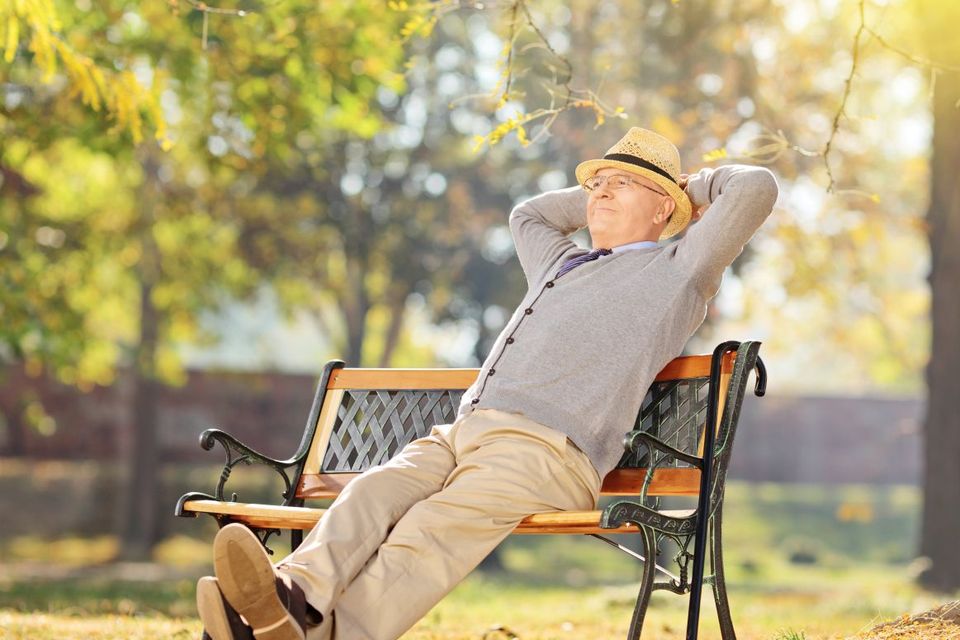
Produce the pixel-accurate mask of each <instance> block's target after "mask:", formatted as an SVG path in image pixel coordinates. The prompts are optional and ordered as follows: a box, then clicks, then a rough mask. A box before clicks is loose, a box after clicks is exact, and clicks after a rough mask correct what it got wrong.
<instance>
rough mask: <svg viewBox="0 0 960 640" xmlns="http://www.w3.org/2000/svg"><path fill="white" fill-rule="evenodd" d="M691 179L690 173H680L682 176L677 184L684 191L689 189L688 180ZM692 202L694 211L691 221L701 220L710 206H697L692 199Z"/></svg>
mask: <svg viewBox="0 0 960 640" xmlns="http://www.w3.org/2000/svg"><path fill="white" fill-rule="evenodd" d="M689 179H690V174H688V173H681V174H680V178H679V179H678V180H677V185H678V186H679V187H680V188H681V189H683V190H684V191H686V190H687V181H688V180H689ZM689 195H690V194H687V196H688V197H689ZM690 204H692V205H693V211H692V212H691V214H690V222H691V223H694V222H696V221H697V220H699V219H700V218H702V217H703V214H705V213H706V212H707V209H708V208H709V207H710V205H709V204H705V205H701V206H697V205H696V204H695V203H694V202H693V200H692V199H691V200H690Z"/></svg>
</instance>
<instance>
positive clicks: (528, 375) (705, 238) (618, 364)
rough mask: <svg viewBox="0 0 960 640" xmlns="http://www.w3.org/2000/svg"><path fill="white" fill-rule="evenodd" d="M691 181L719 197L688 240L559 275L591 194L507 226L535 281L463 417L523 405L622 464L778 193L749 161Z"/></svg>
mask: <svg viewBox="0 0 960 640" xmlns="http://www.w3.org/2000/svg"><path fill="white" fill-rule="evenodd" d="M686 191H687V194H688V195H689V196H690V199H691V200H692V201H693V203H694V206H698V205H703V204H707V203H711V206H710V209H709V211H707V212H706V214H705V215H704V216H703V218H702V219H701V220H700V221H699V222H697V223H696V224H694V225H692V226H691V227H690V228H689V230H688V231H687V233H686V235H685V236H684V237H683V238H681V239H680V240H679V241H677V242H673V243H670V244H667V245H662V246H657V247H652V248H649V249H638V250H633V251H624V252H618V253H613V254H611V255H608V256H603V257H601V258H600V259H599V260H596V261H593V262H588V263H586V264H583V265H581V266H578V267H577V268H575V269H573V270H572V271H570V272H569V273H567V274H565V275H564V276H563V277H562V278H559V279H556V278H555V275H556V273H557V270H558V269H559V268H560V266H561V265H562V264H563V262H564V261H565V260H567V259H568V258H570V257H571V256H574V255H577V254H578V253H582V252H583V250H582V249H581V248H579V247H577V245H575V244H574V243H573V242H572V241H571V240H570V239H569V238H568V237H567V236H569V235H570V234H571V233H573V232H574V231H576V230H578V229H581V228H583V227H584V226H586V223H587V215H586V203H587V194H586V192H584V191H583V190H582V189H581V188H580V187H573V188H569V189H561V190H559V191H552V192H548V193H545V194H542V195H540V196H537V197H535V198H533V199H531V200H528V201H526V202H524V203H522V204H520V205H518V206H517V207H516V208H515V209H514V210H513V212H512V213H511V214H510V231H511V232H512V234H513V239H514V243H515V244H516V248H517V255H518V256H519V258H520V264H521V266H522V267H523V272H524V274H525V275H526V278H527V284H528V287H529V288H528V291H527V294H526V295H525V296H524V298H523V301H522V302H521V303H520V306H518V307H517V310H516V311H515V312H514V313H513V316H512V317H511V318H510V320H509V322H508V323H507V326H506V327H505V328H504V329H503V331H502V332H501V333H500V335H499V337H498V338H497V340H496V342H495V343H494V346H493V349H492V350H491V352H490V355H489V356H487V359H486V360H485V361H484V363H483V367H482V368H481V370H480V375H479V376H478V377H477V380H476V382H474V384H473V385H472V386H471V387H470V388H469V389H467V391H466V392H465V393H464V395H463V400H462V402H461V404H460V408H459V414H458V415H459V416H464V415H466V414H468V413H470V412H471V411H473V410H474V409H499V410H501V411H508V412H511V413H519V414H522V415H524V416H527V417H528V418H530V419H532V420H534V421H535V422H539V423H540V424H543V425H547V426H549V427H552V428H553V429H556V430H557V431H559V432H561V433H563V434H566V436H567V437H568V438H570V440H572V441H573V442H574V444H576V445H577V446H578V447H579V448H580V449H581V450H583V452H584V453H586V454H587V456H588V457H589V458H590V461H591V462H592V463H593V465H594V467H595V468H596V470H597V473H598V474H599V475H600V477H601V478H603V477H604V476H605V475H606V474H607V473H608V472H609V471H610V470H611V469H613V468H614V467H615V466H616V464H617V462H618V461H619V460H620V457H621V456H622V455H623V446H622V444H621V443H622V435H623V434H625V433H626V432H627V431H629V430H630V429H631V428H633V422H634V420H635V418H636V416H637V412H638V411H639V410H640V405H641V403H642V402H643V397H644V395H645V394H646V392H647V389H648V388H649V387H650V385H651V384H652V382H653V379H654V377H656V375H657V373H659V372H660V370H661V369H662V368H663V367H664V366H665V365H666V364H667V363H668V362H670V360H672V359H673V358H675V357H677V356H678V355H680V353H681V352H682V351H683V347H684V345H685V344H686V342H687V340H688V339H689V338H690V336H691V335H693V333H694V331H696V329H697V327H699V326H700V324H701V323H702V322H703V319H704V318H705V317H706V309H707V301H708V300H710V298H712V297H713V296H714V295H716V293H717V291H718V289H719V287H720V280H721V278H722V276H723V272H724V269H725V268H726V267H727V266H728V265H729V264H730V263H731V262H733V260H734V258H736V257H737V256H738V255H739V254H740V252H741V251H742V250H743V246H744V245H745V244H746V243H747V241H748V240H750V238H751V237H752V236H753V234H754V232H755V231H756V230H757V228H758V227H759V226H760V225H761V224H762V223H763V221H764V220H765V219H766V217H767V216H768V215H769V214H770V212H771V211H772V209H773V205H774V203H775V202H776V199H777V183H776V180H775V179H774V177H773V174H771V173H770V172H769V171H768V170H766V169H763V168H759V167H750V166H744V165H729V166H724V167H719V168H717V169H702V170H701V171H700V172H699V173H696V174H693V175H691V176H690V180H689V183H688V185H687V189H686Z"/></svg>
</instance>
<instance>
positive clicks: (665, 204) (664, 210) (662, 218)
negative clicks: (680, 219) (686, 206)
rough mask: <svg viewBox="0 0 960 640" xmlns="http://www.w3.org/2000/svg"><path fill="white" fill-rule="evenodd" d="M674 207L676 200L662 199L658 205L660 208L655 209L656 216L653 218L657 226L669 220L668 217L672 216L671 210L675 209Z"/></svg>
mask: <svg viewBox="0 0 960 640" xmlns="http://www.w3.org/2000/svg"><path fill="white" fill-rule="evenodd" d="M676 207H677V202H676V200H674V199H673V198H664V199H663V201H662V202H661V203H660V206H659V207H657V215H656V217H655V220H656V222H657V224H660V223H661V222H666V221H667V220H669V219H670V216H671V215H673V210H674V209H676Z"/></svg>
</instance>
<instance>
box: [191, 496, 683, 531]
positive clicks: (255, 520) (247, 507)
mask: <svg viewBox="0 0 960 640" xmlns="http://www.w3.org/2000/svg"><path fill="white" fill-rule="evenodd" d="M183 510H184V511H185V512H193V513H212V514H224V515H229V516H230V517H231V519H233V520H235V521H237V522H243V523H246V524H249V525H253V526H257V527H277V528H283V529H312V528H313V527H314V526H315V525H316V524H317V522H319V521H320V518H321V517H323V514H325V513H326V512H327V510H326V509H312V508H308V507H280V506H276V505H270V504H254V503H242V502H218V501H216V500H190V501H188V502H186V503H184V505H183ZM602 513H603V512H602V511H556V512H553V513H538V514H536V515H532V516H529V517H527V518H524V519H523V521H521V522H520V524H519V525H518V526H517V528H516V529H514V531H513V532H514V533H517V534H545V533H574V534H576V533H579V534H588V533H597V534H612V533H637V532H638V531H639V528H638V527H636V526H634V525H631V524H627V525H623V526H621V527H618V528H617V529H601V528H600V515H601V514H602ZM661 513H663V514H664V515H668V516H672V517H678V518H682V517H686V516H688V515H690V514H691V513H692V510H691V509H683V510H677V511H661Z"/></svg>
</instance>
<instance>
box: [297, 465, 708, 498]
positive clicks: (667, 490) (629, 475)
mask: <svg viewBox="0 0 960 640" xmlns="http://www.w3.org/2000/svg"><path fill="white" fill-rule="evenodd" d="M646 474H647V470H646V469H615V470H614V471H611V472H610V473H609V474H607V477H606V478H604V480H603V486H602V487H601V489H600V493H601V495H608V496H631V495H639V493H640V487H641V486H642V485H643V479H644V477H646ZM359 475H360V474H359V473H319V474H307V473H304V475H303V476H302V477H301V478H300V485H299V486H298V487H297V497H298V498H304V499H308V500H323V499H329V498H336V497H337V496H338V495H340V492H341V491H343V488H344V487H346V486H347V484H348V483H349V482H350V481H351V480H353V479H354V478H356V477H357V476H359ZM699 491H700V470H699V469H694V468H680V469H674V468H664V469H657V470H656V471H654V472H653V479H652V480H651V481H650V488H649V490H648V491H647V494H648V495H651V496H687V495H696V494H697V493H698V492H699Z"/></svg>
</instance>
